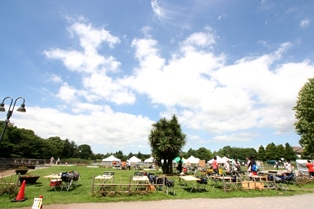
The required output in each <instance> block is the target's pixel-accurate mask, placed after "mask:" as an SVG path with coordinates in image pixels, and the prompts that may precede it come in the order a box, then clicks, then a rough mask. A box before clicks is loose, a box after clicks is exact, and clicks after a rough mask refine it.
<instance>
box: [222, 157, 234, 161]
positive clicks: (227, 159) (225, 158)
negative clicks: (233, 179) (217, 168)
mask: <svg viewBox="0 0 314 209" xmlns="http://www.w3.org/2000/svg"><path fill="white" fill-rule="evenodd" d="M222 159H223V160H225V161H231V160H232V159H230V158H227V157H226V156H223V157H222Z"/></svg>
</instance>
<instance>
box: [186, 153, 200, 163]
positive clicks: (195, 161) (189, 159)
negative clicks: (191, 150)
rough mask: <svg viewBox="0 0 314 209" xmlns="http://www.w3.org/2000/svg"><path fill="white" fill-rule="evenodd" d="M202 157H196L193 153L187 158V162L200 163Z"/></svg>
mask: <svg viewBox="0 0 314 209" xmlns="http://www.w3.org/2000/svg"><path fill="white" fill-rule="evenodd" d="M199 161H200V159H199V158H196V157H194V156H193V155H191V156H190V157H189V158H188V159H186V160H185V162H190V163H196V164H197V163H199Z"/></svg>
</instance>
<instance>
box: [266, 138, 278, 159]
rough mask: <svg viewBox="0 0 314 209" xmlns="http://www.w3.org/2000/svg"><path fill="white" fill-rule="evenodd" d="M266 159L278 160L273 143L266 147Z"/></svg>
mask: <svg viewBox="0 0 314 209" xmlns="http://www.w3.org/2000/svg"><path fill="white" fill-rule="evenodd" d="M266 159H267V160H279V157H278V156H277V147H276V145H275V144H274V143H273V142H272V143H270V144H268V145H267V146H266Z"/></svg>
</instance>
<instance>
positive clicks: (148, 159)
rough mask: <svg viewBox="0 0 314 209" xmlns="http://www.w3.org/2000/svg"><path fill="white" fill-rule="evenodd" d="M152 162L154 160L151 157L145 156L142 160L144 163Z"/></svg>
mask: <svg viewBox="0 0 314 209" xmlns="http://www.w3.org/2000/svg"><path fill="white" fill-rule="evenodd" d="M152 162H154V158H153V157H150V158H147V159H146V160H144V163H152Z"/></svg>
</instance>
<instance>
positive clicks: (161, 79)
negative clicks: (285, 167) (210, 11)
mask: <svg viewBox="0 0 314 209" xmlns="http://www.w3.org/2000/svg"><path fill="white" fill-rule="evenodd" d="M152 4H156V5H158V4H157V1H152ZM156 5H155V6H156ZM156 8H158V7H157V6H156ZM69 28H70V30H71V31H72V32H73V34H76V36H77V37H78V39H79V43H80V47H81V48H79V49H71V50H68V49H62V48H53V49H49V50H46V51H44V52H43V54H44V55H45V56H46V58H48V59H51V60H58V61H60V62H62V63H63V65H64V66H65V67H66V69H67V70H68V71H70V72H72V73H76V74H77V75H78V76H79V77H80V80H79V82H80V83H79V84H77V83H74V82H73V81H72V80H71V78H67V77H62V78H61V76H59V75H57V74H53V75H52V76H51V80H52V81H54V83H55V84H56V85H60V86H59V91H58V92H56V94H55V96H57V97H58V98H60V100H61V101H63V102H64V103H65V105H64V106H63V107H62V108H60V109H59V110H57V109H47V108H39V107H33V108H30V110H28V111H33V112H36V114H28V115H31V118H28V120H30V121H29V122H28V124H29V126H30V127H36V132H38V134H39V135H41V134H43V135H46V136H48V135H51V136H53V135H59V136H60V137H67V138H69V139H70V140H77V142H79V143H88V144H91V142H93V144H94V146H103V147H105V146H108V147H109V148H108V149H109V150H120V149H122V148H123V147H126V146H128V147H134V148H135V147H136V146H147V137H148V135H149V131H150V129H151V124H152V123H153V121H151V119H149V118H148V117H146V116H142V115H140V114H138V115H136V114H134V113H124V112H123V111H121V112H120V111H117V110H114V107H115V108H117V107H119V106H121V105H124V107H126V106H127V107H133V106H134V107H137V108H139V109H141V106H140V105H139V104H137V99H138V98H139V97H141V99H143V98H145V101H146V99H148V101H147V104H148V105H150V106H154V105H156V106H159V107H162V108H163V112H160V116H169V117H170V116H171V115H172V114H176V115H177V116H178V117H179V121H180V123H182V125H183V127H184V128H187V129H188V130H193V131H194V133H191V135H189V133H187V134H188V135H189V136H188V137H189V138H190V139H197V140H198V141H200V142H201V141H202V140H203V139H202V137H200V136H198V135H197V134H195V132H197V131H204V132H207V133H210V134H213V135H214V136H215V137H213V139H214V140H217V141H249V140H252V138H254V137H256V136H257V135H256V134H255V133H252V131H251V130H250V129H252V128H266V129H271V130H273V132H274V133H276V134H280V133H286V132H290V131H291V130H292V129H293V128H292V124H293V120H294V114H293V112H292V107H293V105H294V104H295V101H296V98H297V93H298V91H299V90H300V88H301V87H302V85H303V84H304V83H305V82H306V81H307V78H309V77H313V75H314V67H313V65H311V62H309V61H307V60H306V61H303V62H299V63H288V62H286V63H285V62H282V58H283V57H284V55H285V53H286V52H287V51H288V50H289V49H290V48H291V47H293V45H292V44H291V43H288V42H287V43H282V44H281V45H280V46H279V47H278V48H277V49H276V50H275V51H273V52H269V53H265V54H260V55H257V56H254V57H253V56H246V57H242V58H240V59H238V60H236V61H234V62H232V63H231V62H230V61H229V62H227V60H228V57H227V55H225V54H224V53H219V54H217V53H215V52H214V51H215V50H213V49H214V48H215V47H216V45H217V44H218V43H217V42H216V36H215V34H214V33H213V31H212V30H211V29H210V27H206V28H204V29H203V31H197V32H194V33H191V34H189V35H187V36H186V37H185V38H184V39H183V40H182V41H181V42H180V43H177V48H176V50H174V51H173V52H172V53H171V56H169V57H163V56H162V54H163V53H162V52H161V51H160V50H161V49H160V48H159V43H158V40H156V39H154V37H152V36H149V35H147V34H144V38H139V37H136V38H133V40H132V42H131V46H130V47H131V50H134V51H133V52H134V54H133V58H134V61H135V64H134V66H133V67H132V69H130V71H131V73H129V74H128V75H127V74H124V75H123V76H120V74H115V73H116V72H118V69H119V66H120V64H121V63H120V61H119V57H114V56H113V55H108V56H104V55H103V54H100V53H99V50H100V48H101V46H102V44H104V43H105V44H107V45H108V48H109V50H114V47H115V45H116V44H119V43H120V39H119V38H118V37H116V36H113V35H111V33H109V32H108V31H106V30H104V29H103V28H95V27H92V25H90V24H86V23H75V24H73V25H72V26H71V27H69ZM147 29H148V28H146V29H145V30H144V31H146V32H147V31H148V30H147ZM146 32H145V33H146ZM90 39H91V40H90ZM173 44H175V42H174V43H173ZM119 70H121V69H119ZM139 95H140V96H139ZM109 104H114V105H113V106H109ZM115 105H116V106H115ZM65 108H68V109H70V110H71V111H72V113H74V114H73V115H72V114H70V113H68V112H66V111H63V110H64V109H65ZM137 111H140V110H137ZM21 120H22V119H21ZM38 121H41V123H42V124H41V126H40V127H38V126H37V124H36V123H37V122H38ZM60 122H62V123H60ZM43 127H51V128H50V129H49V130H47V129H45V128H43ZM225 132H228V134H226V133H225ZM112 142H115V143H112ZM143 144H144V145H143Z"/></svg>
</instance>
